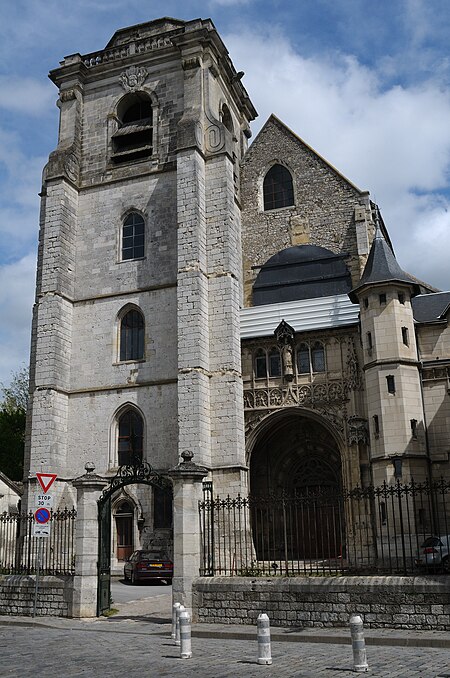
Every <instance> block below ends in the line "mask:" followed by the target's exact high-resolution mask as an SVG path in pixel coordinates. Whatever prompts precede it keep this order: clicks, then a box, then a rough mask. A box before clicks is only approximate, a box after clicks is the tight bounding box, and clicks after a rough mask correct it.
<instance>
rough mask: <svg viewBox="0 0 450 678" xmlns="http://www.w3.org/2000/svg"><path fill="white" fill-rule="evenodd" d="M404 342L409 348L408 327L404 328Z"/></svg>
mask: <svg viewBox="0 0 450 678" xmlns="http://www.w3.org/2000/svg"><path fill="white" fill-rule="evenodd" d="M402 341H403V343H404V344H405V346H409V332H408V328H407V327H402Z"/></svg>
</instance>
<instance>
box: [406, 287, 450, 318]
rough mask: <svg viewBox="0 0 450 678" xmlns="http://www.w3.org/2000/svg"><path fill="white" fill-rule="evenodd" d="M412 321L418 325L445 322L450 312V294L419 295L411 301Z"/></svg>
mask: <svg viewBox="0 0 450 678" xmlns="http://www.w3.org/2000/svg"><path fill="white" fill-rule="evenodd" d="M411 304H412V308H413V313H414V320H415V321H416V322H418V323H438V322H445V321H446V315H447V313H448V312H449V311H450V292H435V293H434V294H420V295H418V296H417V297H414V298H413V299H412V300H411Z"/></svg>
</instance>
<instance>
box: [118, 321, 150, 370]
mask: <svg viewBox="0 0 450 678" xmlns="http://www.w3.org/2000/svg"><path fill="white" fill-rule="evenodd" d="M144 334H145V324H144V317H143V315H142V313H141V312H140V311H138V310H136V309H131V310H130V311H128V313H125V315H124V316H123V318H122V320H121V321H120V360H121V361H125V360H142V359H143V357H144Z"/></svg>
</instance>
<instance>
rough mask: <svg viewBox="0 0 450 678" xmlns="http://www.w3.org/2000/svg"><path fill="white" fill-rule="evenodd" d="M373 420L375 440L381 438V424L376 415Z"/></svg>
mask: <svg viewBox="0 0 450 678" xmlns="http://www.w3.org/2000/svg"><path fill="white" fill-rule="evenodd" d="M372 420H373V435H374V436H375V438H379V436H380V422H379V420H378V415H377V414H374V415H373V417H372Z"/></svg>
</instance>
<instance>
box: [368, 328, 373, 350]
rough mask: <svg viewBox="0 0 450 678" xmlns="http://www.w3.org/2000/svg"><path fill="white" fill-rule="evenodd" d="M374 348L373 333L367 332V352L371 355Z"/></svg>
mask: <svg viewBox="0 0 450 678" xmlns="http://www.w3.org/2000/svg"><path fill="white" fill-rule="evenodd" d="M372 348H373V344H372V332H367V350H368V351H369V353H371V351H372Z"/></svg>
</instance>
